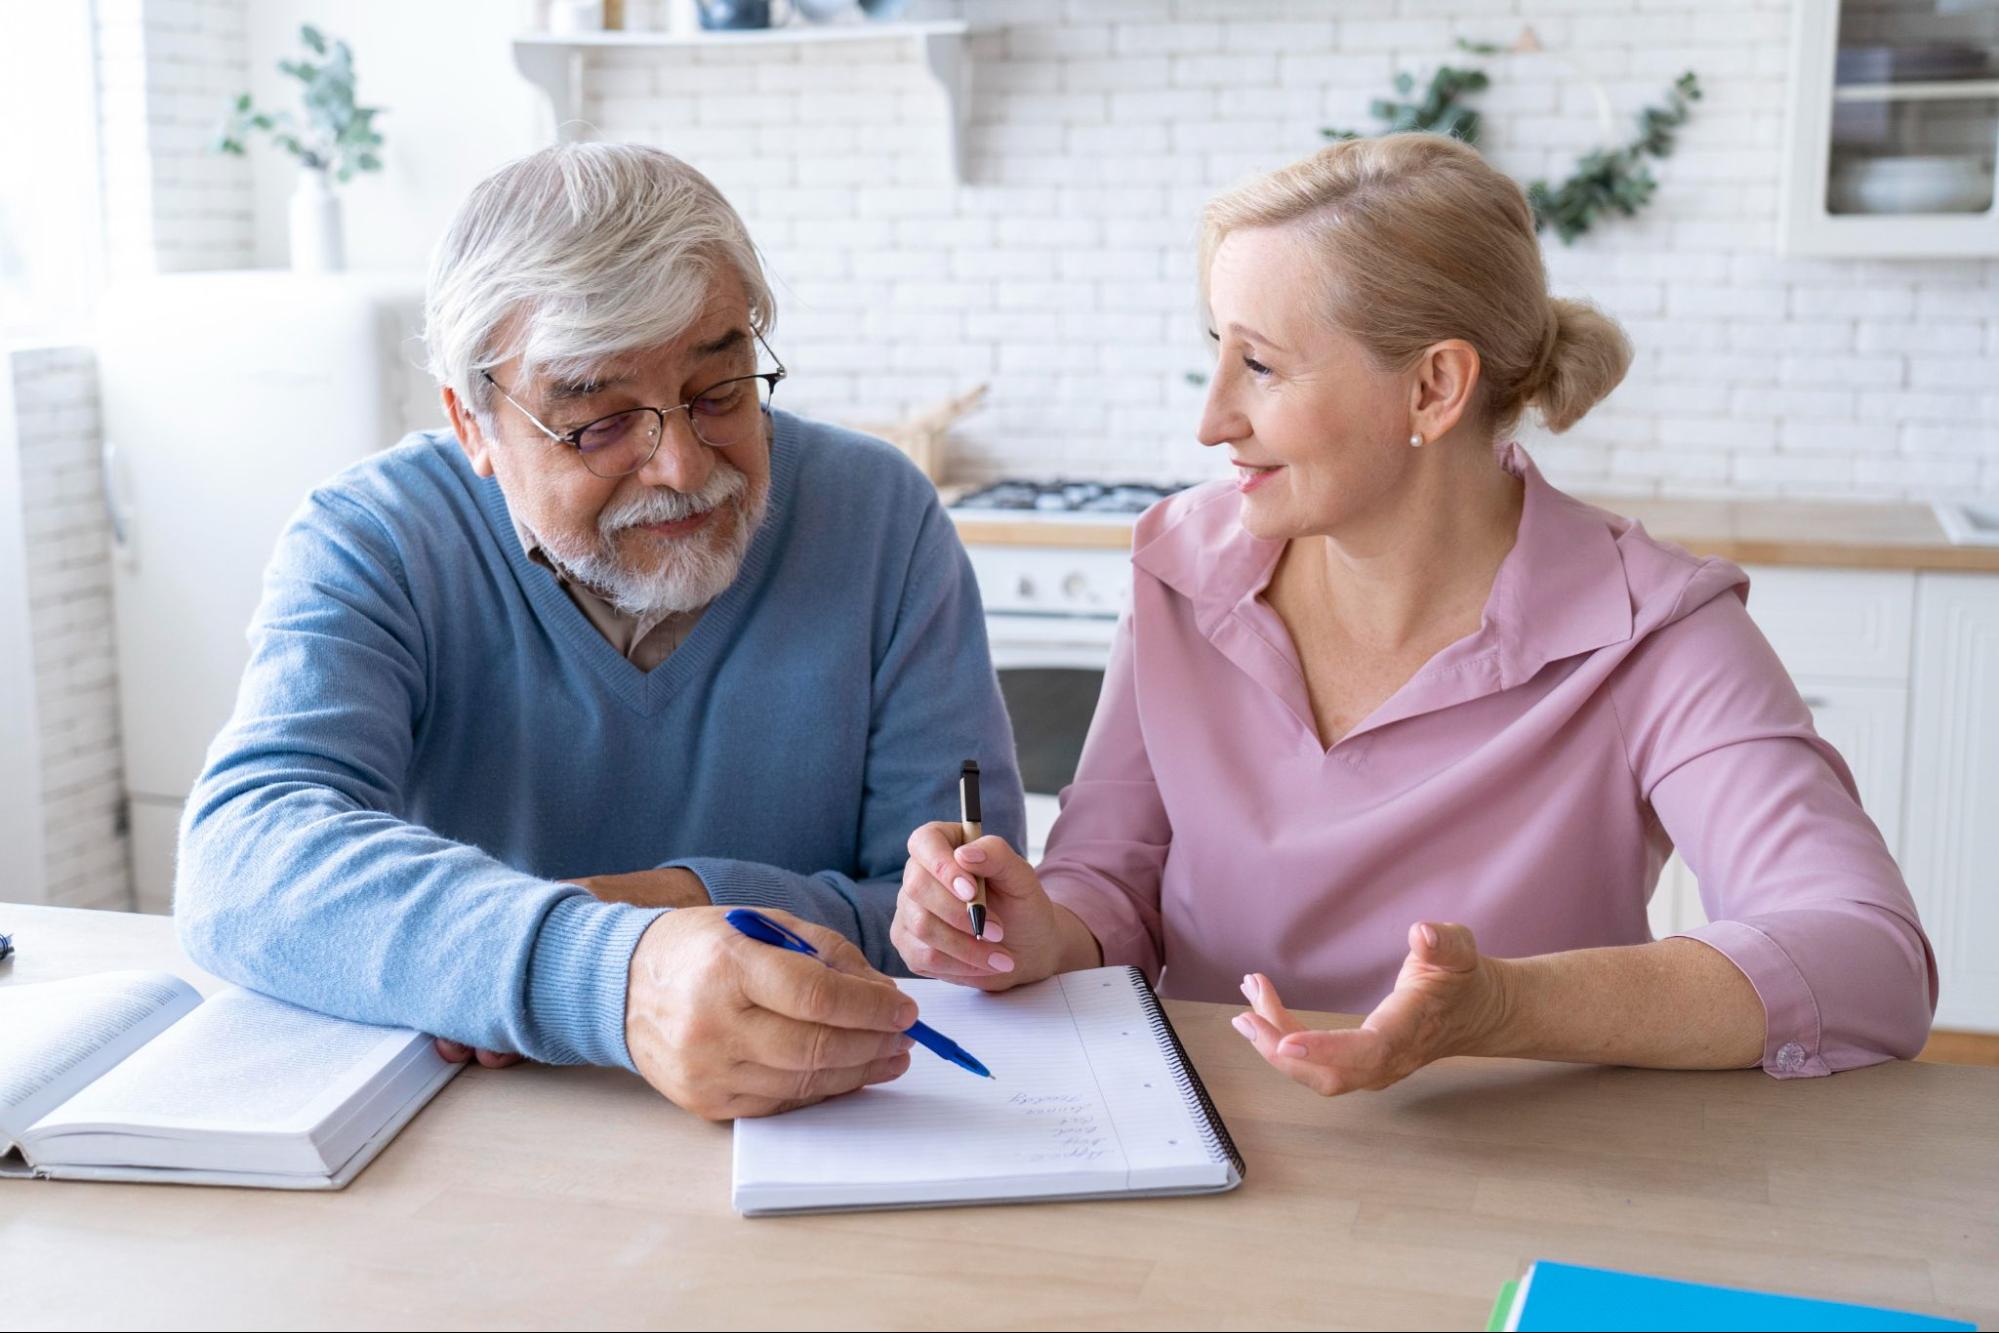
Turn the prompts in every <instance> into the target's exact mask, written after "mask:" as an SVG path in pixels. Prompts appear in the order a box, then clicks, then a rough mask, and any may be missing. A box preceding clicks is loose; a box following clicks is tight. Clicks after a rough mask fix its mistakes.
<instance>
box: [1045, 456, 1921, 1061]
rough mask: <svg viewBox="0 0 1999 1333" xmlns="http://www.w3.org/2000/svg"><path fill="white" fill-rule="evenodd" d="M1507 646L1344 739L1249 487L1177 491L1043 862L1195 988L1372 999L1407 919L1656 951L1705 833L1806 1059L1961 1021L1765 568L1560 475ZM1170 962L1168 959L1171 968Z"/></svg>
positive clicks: (1145, 526)
mask: <svg viewBox="0 0 1999 1333" xmlns="http://www.w3.org/2000/svg"><path fill="white" fill-rule="evenodd" d="M1501 458H1502V462H1503V464H1504V466H1505V467H1506V468H1507V469H1508V470H1509V471H1510V472H1512V473H1514V474H1515V475H1517V476H1519V477H1521V478H1522V479H1523V481H1524V483H1525V487H1526V496H1525V503H1524V508H1523V510H1522V512H1521V517H1520V530H1519V534H1518V537H1517V539H1516V541H1515V543H1514V546H1513V549H1512V551H1511V552H1510V553H1509V554H1508V555H1507V557H1506V559H1505V561H1504V562H1503V563H1502V564H1501V565H1500V568H1499V572H1498V575H1497V577H1496V578H1495V579H1494V581H1493V585H1492V593H1491V596H1490V598H1489V599H1488V600H1487V602H1486V605H1485V611H1484V615H1483V617H1482V619H1481V624H1480V627H1479V629H1478V630H1477V632H1475V633H1473V634H1471V635H1470V636H1468V637H1466V638H1464V639H1460V640H1459V641H1458V642H1456V643H1454V644H1451V645H1450V646H1449V647H1447V648H1445V649H1444V650H1442V651H1441V652H1439V653H1438V654H1437V655H1436V656H1435V657H1433V658H1431V659H1430V661H1429V662H1427V663H1426V664H1425V665H1424V666H1423V667H1422V669H1420V670H1419V671H1417V672H1416V674H1415V675H1414V676H1412V677H1411V678H1410V679H1409V681H1408V682H1407V683H1405V684H1404V685H1403V686H1402V688H1401V689H1399V690H1397V691H1396V692H1395V694H1394V695H1393V696H1391V697H1390V698H1389V699H1388V700H1387V701H1386V702H1384V703H1383V704H1382V705H1381V706H1380V707H1379V708H1377V709H1376V710H1375V711H1374V712H1373V713H1372V714H1370V715H1369V716H1368V717H1367V718H1366V719H1365V720H1363V721H1362V722H1361V723H1360V725H1358V726H1356V727H1355V728H1354V729H1353V730H1352V731H1351V732H1349V733H1348V734H1347V735H1345V736H1343V737H1342V738H1341V739H1340V741H1339V743H1338V744H1336V745H1334V746H1333V747H1332V748H1331V749H1326V748H1324V747H1323V746H1322V745H1321V744H1320V743H1319V739H1318V734H1317V730H1316V728H1315V726H1314V724H1313V720H1312V710H1311V705H1310V703H1309V701H1308V699H1307V696H1306V692H1305V680H1304V676H1303V674H1302V673H1301V671H1300V669H1299V664H1298V658H1297V654H1296V651H1295V649H1294V648H1293V646H1292V642H1291V638H1290V635H1289V634H1288V633H1287V631H1286V630H1285V627H1284V624H1283V622H1282V621H1281V620H1280V619H1279V618H1278V616H1277V614H1276V612H1274V611H1272V610H1271V608H1270V607H1269V606H1268V605H1267V604H1266V603H1265V602H1263V601H1262V600H1261V599H1260V597H1259V594H1260V593H1261V592H1262V591H1263V589H1264V588H1265V586H1266V585H1267V584H1268V583H1269V581H1270V576H1271V572H1272V570H1273V569H1274V568H1275V566H1276V563H1277V558H1278V555H1279V553H1280V552H1281V550H1282V549H1283V548H1282V543H1279V542H1267V541H1259V540H1258V539H1256V538H1254V537H1251V536H1250V535H1249V534H1248V533H1247V532H1245V531H1244V530H1243V528H1242V526H1241V525H1240V524H1239V523H1238V522H1237V518H1236V514H1237V504H1238V501H1237V496H1236V493H1235V489H1234V487H1233V485H1231V484H1228V483H1216V484H1211V485H1207V486H1202V487H1199V488H1196V489H1194V490H1191V491H1187V492H1183V493H1182V494H1180V495H1178V496H1175V497H1174V498H1173V499H1171V500H1168V501H1166V502H1164V503H1162V504H1160V505H1157V506H1155V507H1154V508H1153V509H1152V510H1151V511H1150V512H1148V513H1147V514H1146V515H1145V516H1144V517H1143V518H1142V519H1140V521H1139V524H1138V528H1137V531H1136V533H1135V535H1134V538H1133V542H1132V551H1133V554H1132V565H1133V567H1134V571H1133V572H1134V586H1133V593H1132V606H1131V610H1130V612H1129V614H1128V615H1127V617H1126V618H1125V621H1124V623H1123V624H1122V625H1121V626H1120V630H1119V634H1118V639H1117V643H1116V646H1115V648H1114V649H1113V650H1112V654H1111V663H1110V668H1109V670H1108V671H1107V673H1106V675H1105V679H1104V691H1103V697H1102V699H1101V701H1100V703H1099V704H1098V707H1097V714H1096V719H1095V721H1094V722H1093V723H1092V724H1091V727H1090V734H1089V739H1088V741H1087V743H1086V744H1085V746H1084V748H1083V755H1082V760H1081V763H1080V764H1079V765H1078V768H1077V771H1076V780H1075V782H1074V783H1073V784H1072V785H1071V786H1069V787H1068V788H1067V789H1066V790H1065V791H1064V792H1063V793H1062V814H1061V817H1060V818H1059V819H1058V820H1057V821H1056V824H1055V827H1054V830H1053V832H1052V833H1051V834H1050V837H1049V841H1048V852H1047V856H1046V858H1045V859H1044V860H1043V862H1042V865H1041V867H1040V869H1041V877H1042V881H1043V883H1044V884H1046V885H1047V887H1048V891H1049V893H1050V894H1051V895H1052V896H1053V897H1054V898H1055V899H1056V901H1058V902H1062V903H1065V904H1067V905H1068V906H1069V907H1070V908H1071V909H1072V910H1073V911H1075V912H1076V913H1077V915H1079V916H1080V917H1081V918H1082V919H1083V921H1084V922H1085V923H1087V924H1088V925H1089V927H1090V929H1091V930H1092V931H1094V932H1095V934H1096V936H1097V939H1098V940H1099V941H1100V942H1101V943H1102V945H1103V949H1104V959H1105V961H1106V962H1107V963H1132V964H1136V965H1138V966H1140V967H1142V968H1144V969H1145V970H1146V971H1147V973H1148V974H1150V975H1152V976H1153V977H1154V978H1155V980H1158V981H1159V982H1160V985H1161V989H1162V991H1163V992H1164V993H1165V994H1167V995H1173V996H1183V997H1187V998H1192V999H1201V1000H1220V1001H1231V1002H1233V1001H1238V1000H1239V998H1240V994H1239V992H1238V990H1237V984H1238V982H1239V981H1240V980H1241V978H1242V975H1243V974H1244V973H1245V972H1252V971H1262V972H1266V973H1268V974H1269V975H1270V977H1271V978H1272V979H1273V980H1274V981H1275V982H1276V983H1277V985H1278V988H1279V989H1280V991H1281V992H1282V993H1283V995H1284V998H1285V1000H1286V1002H1287V1003H1289V1004H1292V1005H1295V1006H1297V1007H1300V1008H1309V1009H1330V1010H1340V1011H1344V1012H1349V1013H1365V1012H1367V1011H1368V1010H1370V1009H1372V1008H1373V1007H1374V1005H1375V1004H1376V1003H1377V1002H1378V1001H1379V1000H1380V999H1381V998H1382V997H1383V996H1384V995H1386V994H1387V993H1388V992H1389V990H1390V989H1391V988H1392V987H1393V985H1394V981H1395V975H1396V972H1397V970H1398V969H1399V968H1400V967H1401V964H1402V960H1403V957H1404V955H1405V953H1406V951H1407V933H1408V929H1409V926H1410V925H1411V924H1412V923H1413V922H1415V921H1417V920H1421V919H1432V920H1446V921H1461V922H1464V923H1465V924H1467V925H1469V926H1471V927H1472V929H1473V930H1474V932H1476V934H1477V937H1478V942H1479V947H1480V948H1481V949H1482V950H1483V951H1484V952H1486V953H1488V954H1492V955H1496V956H1500V957H1522V956H1526V955H1531V954H1543V953H1552V952H1556V951H1558V950H1564V949H1580V948H1589V947H1594V946H1600V945H1616V944H1641V943H1644V942H1646V941H1648V940H1650V939H1651V938H1652V934H1651V930H1650V928H1649V927H1648V925H1647V923H1646V912H1645V905H1646V901H1647V900H1648V899H1649V898H1650V897H1651V895H1652V890H1653V888H1654V886H1655V885H1656V884H1657V882H1658V878H1659V872H1660V868H1661V867H1662V866H1663V865H1664V863H1665V861H1666V858H1667V856H1668V855H1669V854H1670V853H1671V852H1672V850H1673V848H1674V847H1675V846H1678V848H1679V849H1680V852H1681V854H1682V855H1683V856H1684V857H1685V859H1686V862H1687V864H1688V866H1689V867H1690V868H1691V869H1692V870H1693V872H1694V874H1695V875H1696V876H1697V877H1698V878H1699V881H1700V888H1701V898H1702V900H1703V902H1704V903H1705V904H1706V907H1707V914H1708V917H1709V924H1707V925H1704V926H1701V927H1699V928H1698V929H1695V930H1689V931H1685V932H1682V933H1684V934H1686V935H1688V936H1690V937H1692V938H1694V939H1698V940H1701V941H1703V942H1705V943H1707V944H1709V945H1711V946H1712V947H1714V948H1716V949H1718V950H1720V951H1721V952H1722V953H1723V954H1724V955H1726V956H1727V957H1728V958H1729V959H1730V960H1731V961H1732V962H1734V963H1735V965H1736V966H1737V967H1740V968H1741V969H1742V971H1743V973H1744V974H1745V975H1746V976H1747V977H1748V978H1749V980H1750V982H1751V983H1752V984H1754V986H1755V988H1756V993H1757V995H1758V996H1760V997H1761V998H1762V1001H1763V1010H1764V1016H1765V1027H1766V1037H1765V1042H1764V1048H1763V1067H1764V1068H1765V1069H1766V1070H1768V1071H1769V1072H1770V1073H1772V1074H1775V1075H1777V1076H1779V1077H1795V1076H1802V1075H1812V1074H1826V1073H1831V1072H1832V1071H1833V1070H1836V1069H1848V1068H1852V1067H1855V1066H1858V1065H1867V1064H1873V1063H1876V1062H1878V1061H1881V1060H1886V1059H1891V1058H1896V1057H1903V1058H1906V1057H1909V1056H1912V1055H1914V1054H1915V1053H1916V1052H1917V1050H1919V1049H1920V1048H1921V1046H1922V1044H1923V1041H1924V1038H1925V1036H1926V1035H1927V1033H1928V1031H1929V1024H1930V1016H1931V1015H1932V1014H1933V1013H1934V1012H1935V1010H1936V999H1937V972H1936V963H1935V960H1934V958H1933V956H1932V954H1931V951H1930V946H1929V941H1928V939H1927V938H1925V936H1924V934H1923V930H1922V926H1921V924H1920V923H1919V922H1918V921H1917V919H1916V908H1915V904H1914V903H1913V902H1912V901H1911V900H1910V897H1909V891H1908V888H1907V887H1906V886H1905V885H1904V884H1903V882H1902V876H1901V873H1900V871H1898V870H1897V869H1896V866H1895V862H1894V859H1893V858H1892V857H1891V856H1890V855H1889V852H1888V848H1887V846H1886V844H1884V843H1883V842H1882V839H1881V834H1880V832H1879V831H1878V830H1877V829H1876V828H1875V827H1874V823H1873V821H1872V820H1870V819H1869V818H1868V817H1867V815H1866V814H1865V813H1864V812H1863V811H1862V810H1861V808H1860V802H1859V797H1858V794H1857V792H1856V789H1855V787H1854V783H1853V777H1852V774H1851V773H1850V772H1848V770H1847V767H1846V764H1845V762H1844V761H1843V760H1842V759H1841V758H1840V757H1839V754H1838V752H1837V751H1835V750H1834V749H1833V748H1832V747H1831V746H1830V745H1828V744H1826V743H1825V741H1823V740H1821V739H1820V738H1819V736H1818V734H1817V733H1816V732H1815V731H1814V730H1813V729H1812V720H1811V713H1810V711H1809V710H1808V709H1807V708H1806V707H1805V704H1804V701H1803V700H1802V699H1801V698H1800V697H1799V696H1798V691H1797V689H1796V687H1794V686H1793V685H1792V683H1791V679H1790V677H1789V676H1788V675H1787V674H1785V671H1784V668H1783V666H1782V665H1781V664H1780V663H1779V662H1778V661H1777V657H1776V654H1775V653H1774V652H1772V651H1771V648H1770V645H1769V643H1768V642H1766V641H1765V640H1764V638H1763V635H1762V633H1761V632H1760V631H1759V630H1758V629H1757V628H1756V625H1755V624H1754V622H1752V621H1751V620H1750V618H1749V614H1748V612H1747V610H1746V609H1745V603H1746V599H1747V595H1748V582H1749V581H1748V578H1747V576H1745V575H1744V574H1743V572H1742V571H1741V570H1740V569H1738V568H1737V567H1736V566H1734V565H1732V564H1730V563H1728V562H1727V561H1724V560H1718V559H1696V558H1695V557H1693V556H1691V555H1689V554H1688V553H1687V552H1685V551H1683V550H1681V549H1680V548H1679V547H1676V546H1673V545H1670V544H1668V543H1665V542H1661V541H1658V540H1656V539H1654V538H1652V537H1650V536H1648V535H1647V534H1646V532H1645V530H1644V528H1643V527H1641V526H1640V525H1639V524H1637V523H1635V522H1633V521H1631V520H1629V519H1625V518H1619V517H1617V516H1616V515H1614V514H1609V513H1606V512H1604V511H1603V510H1600V509H1595V508H1592V507H1590V506H1589V505H1585V504H1583V503H1582V502H1581V501H1579V500H1576V499H1574V498H1573V497H1571V496H1568V495H1565V494H1563V493H1562V492H1560V491H1558V490H1556V489H1555V488H1554V487H1552V486H1550V485H1549V484H1548V483H1547V482H1546V481H1544V480H1542V478H1541V475H1540V473H1539V472H1538V471H1536V470H1535V468H1534V465H1533V463H1532V462H1531V461H1530V460H1529V459H1528V457H1527V455H1526V453H1525V452H1524V451H1523V450H1521V449H1520V447H1519V446H1518V445H1507V446H1505V447H1504V449H1503V450H1502V455H1501ZM1162 974H1163V975H1162Z"/></svg>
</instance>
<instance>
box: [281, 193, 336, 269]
mask: <svg viewBox="0 0 1999 1333" xmlns="http://www.w3.org/2000/svg"><path fill="white" fill-rule="evenodd" d="M291 228H292V272H294V273H338V272H340V270H342V269H344V268H346V267H347V247H346V244H345V242H344V241H343V240H342V238H341V234H340V196H339V195H337V194H335V193H334V192H333V181H332V179H331V177H330V176H329V174H328V173H327V172H324V171H314V170H313V169H312V168H310V167H306V168H302V169H301V170H300V171H299V173H298V188H297V189H295V190H293V191H292V202H291Z"/></svg>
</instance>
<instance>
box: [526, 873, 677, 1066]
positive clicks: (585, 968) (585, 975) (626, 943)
mask: <svg viewBox="0 0 1999 1333" xmlns="http://www.w3.org/2000/svg"><path fill="white" fill-rule="evenodd" d="M664 910H665V909H663V908H646V907H633V906H632V905H631V904H629V903H606V902H599V901H598V900H597V899H595V898H593V897H591V896H590V895H589V894H587V893H584V892H582V891H580V890H579V891H578V892H576V893H572V894H570V895H568V896H567V897H564V898H562V899H561V900H560V901H558V902H557V903H556V904H555V906H554V907H552V908H550V909H549V912H548V915H547V916H545V917H543V918H542V920H541V929H540V930H539V931H538V932H536V934H535V937H534V951H533V952H532V953H531V954H530V955H529V956H528V985H527V1011H528V1013H527V1016H528V1022H529V1024H530V1025H532V1027H533V1029H534V1033H535V1038H536V1044H537V1045H538V1046H539V1047H540V1050H538V1051H536V1052H532V1054H533V1055H534V1057H535V1058H536V1059H539V1060H541V1061H543V1062H545V1063H547V1064H557V1065H612V1066H616V1067H619V1068H623V1069H633V1068H634V1066H633V1064H632V1053H631V1051H630V1049H629V1048H628V1047H626V1045H625V988H626V985H627V982H628V981H629V979H630V975H631V965H632V952H633V951H634V950H635V949H637V948H638V945H639V936H641V935H643V934H645V932H646V927H648V926H650V925H651V924H652V923H653V921H654V919H655V918H657V917H658V916H660V914H661V913H662V912H663V911H664Z"/></svg>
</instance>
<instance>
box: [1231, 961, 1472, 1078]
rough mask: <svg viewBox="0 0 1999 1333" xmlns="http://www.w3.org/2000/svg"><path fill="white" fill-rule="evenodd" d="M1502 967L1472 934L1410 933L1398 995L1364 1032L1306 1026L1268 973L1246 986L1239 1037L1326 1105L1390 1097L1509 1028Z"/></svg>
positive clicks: (1384, 1003) (1237, 1021) (1254, 976)
mask: <svg viewBox="0 0 1999 1333" xmlns="http://www.w3.org/2000/svg"><path fill="white" fill-rule="evenodd" d="M1499 962H1500V960H1498V959H1492V958H1486V957H1484V956H1483V955H1481V954H1480V953H1479V951H1478V944H1477V942H1476V941H1475V940H1474V939H1473V938H1472V933H1471V931H1470V929H1469V928H1467V927H1465V926H1455V925H1442V924H1431V923H1428V922H1420V923H1418V924H1416V925H1413V926H1411V927H1409V956H1408V958H1406V959H1405V960H1403V963H1402V974H1401V975H1400V976H1398V977H1397V978H1396V979H1395V989H1394V990H1393V991H1391V992H1389V994H1388V997H1387V998H1386V999H1384V1000H1383V1001H1382V1002H1381V1003H1380V1004H1378V1005H1376V1006H1375V1008H1374V1012H1373V1013H1371V1014H1369V1015H1368V1016H1367V1018H1366V1019H1365V1020H1363V1021H1362V1023H1361V1025H1360V1026H1359V1027H1357V1028H1348V1029H1346V1030H1344V1031H1330V1032H1322V1031H1317V1030H1314V1029H1309V1028H1306V1027H1303V1026H1301V1025H1300V1024H1299V1023H1298V1021H1297V1020H1296V1019H1295V1018H1293V1017H1292V1016H1291V1013H1290V1011H1289V1010H1287V1009H1286V1008H1285V1007H1284V1002H1283V1001H1282V1000H1280V999H1278V997H1277V988H1276V987H1275V986H1273V985H1271V984H1270V978H1268V977H1266V976H1264V975H1263V974H1262V973H1260V972H1258V973H1253V974H1251V975H1250V976H1247V977H1244V978H1243V984H1242V993H1243V995H1244V997H1245V998H1246V999H1248V1000H1249V1002H1250V1005H1251V1011H1250V1012H1249V1013H1245V1014H1238V1015H1237V1016H1236V1017H1235V1020H1234V1022H1235V1027H1236V1030H1237V1031H1238V1032H1240V1033H1242V1035H1243V1036H1245V1037H1247V1038H1249V1040H1250V1041H1251V1042H1252V1043H1253V1044H1254V1045H1255V1046H1256V1049H1257V1051H1258V1053H1259V1054H1261V1055H1262V1056H1263V1058H1264V1059H1266V1060H1268V1061H1269V1062H1270V1063H1271V1064H1272V1065H1274V1066H1276V1067H1277V1068H1278V1069H1279V1070H1281V1071H1283V1072H1284V1073H1285V1074H1288V1075H1290V1076H1291V1077H1292V1078H1293V1079H1296V1080H1297V1081H1298V1082H1300V1083H1302V1084H1304V1085H1305V1086H1306V1087H1308V1088H1310V1089H1312V1090H1313V1091H1314V1092H1317V1093H1319V1094H1321V1095H1322V1096H1326V1097H1337V1096H1338V1095H1339V1094H1341V1093H1343V1092H1352V1091H1354V1090H1355V1089H1356V1088H1385V1087H1388V1086H1389V1085H1390V1084H1392V1083H1399V1082H1401V1081H1402V1080H1403V1079H1405V1078H1407V1077H1408V1076H1409V1075H1411V1074H1413V1073H1415V1072H1416V1071H1417V1070H1418V1069H1421V1068H1422V1067H1423V1066H1424V1065H1426V1064H1429V1063H1430V1062H1431V1061H1432V1060H1441V1059H1443V1058H1444V1057H1445V1056H1447V1055H1460V1054H1464V1053H1467V1052H1469V1051H1471V1050H1473V1049H1474V1048H1476V1047H1478V1046H1479V1045H1481V1044H1482V1043H1483V1042H1485V1041H1486V1040H1487V1038H1489V1037H1490V1036H1491V1035H1492V1034H1493V1033H1495V1032H1496V1031H1498V1030H1499V1029H1500V1027H1501V1025H1503V1024H1504V1023H1505V1021H1506V1014H1507V1010H1508V1008H1509V1003H1510V1002H1509V999H1508V995H1507V988H1506V984H1505V981H1504V978H1503V977H1502V976H1501V969H1500V967H1499V966H1498V964H1499Z"/></svg>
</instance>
